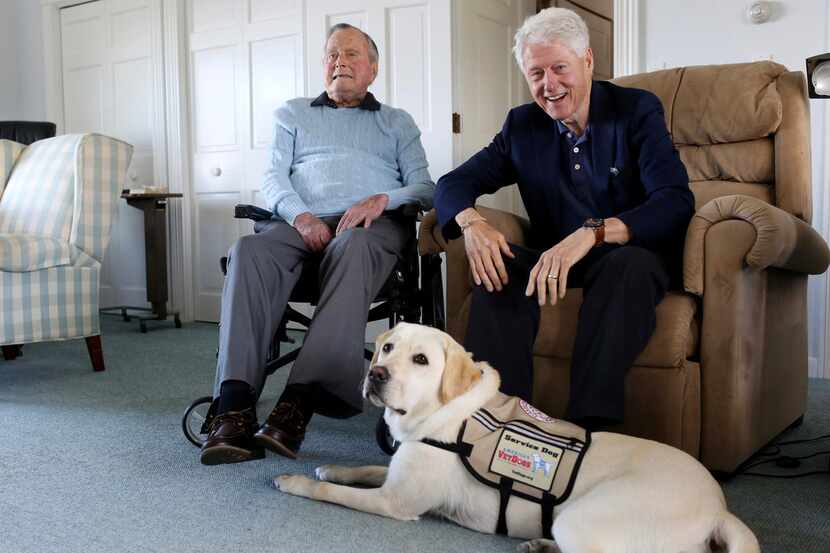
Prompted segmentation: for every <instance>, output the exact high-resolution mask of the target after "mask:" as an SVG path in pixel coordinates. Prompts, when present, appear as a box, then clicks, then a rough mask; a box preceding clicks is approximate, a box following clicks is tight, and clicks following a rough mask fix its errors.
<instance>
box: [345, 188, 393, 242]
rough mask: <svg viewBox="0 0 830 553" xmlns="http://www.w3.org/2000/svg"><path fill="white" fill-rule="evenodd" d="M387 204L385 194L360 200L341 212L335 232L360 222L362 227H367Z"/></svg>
mask: <svg viewBox="0 0 830 553" xmlns="http://www.w3.org/2000/svg"><path fill="white" fill-rule="evenodd" d="M387 205H389V196H388V195H386V194H375V195H373V196H369V197H368V198H365V199H363V200H360V201H359V202H357V203H356V204H354V205H353V206H352V207H350V208H349V210H348V211H346V213H344V214H343V217H341V218H340V222H339V223H338V224H337V230H336V231H335V233H336V234H340V233H341V232H343V231H344V230H349V229H350V228H355V227H356V226H359V225H360V223H363V228H369V225H371V224H372V221H374V220H375V219H377V218H378V217H380V215H381V213H383V211H384V210H385V209H386V206H387Z"/></svg>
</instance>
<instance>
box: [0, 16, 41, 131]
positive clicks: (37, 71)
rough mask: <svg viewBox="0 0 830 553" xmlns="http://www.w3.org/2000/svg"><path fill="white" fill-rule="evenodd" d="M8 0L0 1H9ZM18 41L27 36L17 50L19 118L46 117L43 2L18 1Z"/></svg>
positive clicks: (37, 119)
mask: <svg viewBox="0 0 830 553" xmlns="http://www.w3.org/2000/svg"><path fill="white" fill-rule="evenodd" d="M8 1H9V0H0V2H8ZM15 1H16V2H17V18H16V21H15V25H16V32H17V36H18V40H19V39H20V37H26V39H25V40H26V42H25V44H22V45H21V46H20V47H19V48H18V49H17V56H16V57H17V70H18V81H17V84H18V86H17V94H18V109H19V110H20V115H19V117H20V118H21V119H26V120H29V121H45V120H46V80H45V76H44V73H43V72H44V61H43V36H42V32H41V28H42V23H41V8H40V2H36V1H35V0H15Z"/></svg>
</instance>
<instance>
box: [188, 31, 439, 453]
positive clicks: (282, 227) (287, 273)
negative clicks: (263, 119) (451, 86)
mask: <svg viewBox="0 0 830 553" xmlns="http://www.w3.org/2000/svg"><path fill="white" fill-rule="evenodd" d="M323 69H324V72H325V73H324V76H325V83H326V90H325V92H323V93H322V94H321V95H320V96H318V97H317V98H315V99H310V98H296V99H294V100H290V101H288V102H286V104H285V105H283V106H282V107H280V108H279V109H277V111H276V112H275V116H274V142H273V148H272V155H271V162H270V167H269V168H268V170H267V172H266V174H265V183H264V185H263V187H262V192H263V194H264V195H265V198H266V200H267V202H268V205H269V207H270V208H271V209H272V210H273V211H274V213H275V214H276V216H277V218H275V219H274V220H272V221H271V222H270V226H269V227H268V228H267V230H265V231H263V232H259V233H257V234H253V235H249V236H244V237H243V238H241V239H240V240H239V241H237V242H236V244H234V246H233V247H232V248H231V251H230V254H229V262H228V274H227V279H226V281H225V289H224V291H223V293H222V325H221V328H220V333H219V358H218V362H217V369H216V373H217V374H216V386H215V390H214V398H215V400H216V401H217V416H216V417H215V418H214V419H213V423H212V425H211V428H210V432H209V435H208V438H207V441H206V442H205V444H204V446H203V447H202V451H201V461H202V463H204V464H207V465H215V464H222V463H233V462H240V461H248V460H251V459H259V458H262V457H263V456H264V449H269V450H271V451H274V452H276V453H278V454H280V455H284V456H287V457H290V458H295V457H296V455H297V452H298V451H299V448H300V444H301V443H302V441H303V438H304V436H305V428H306V426H307V424H308V422H309V420H310V419H311V416H312V414H313V413H315V412H317V413H321V414H324V415H327V416H332V417H348V416H352V415H355V414H357V413H359V412H360V411H361V409H362V399H361V397H360V393H359V389H360V387H359V382H360V380H361V378H362V376H363V344H364V332H365V327H366V321H367V317H368V310H369V306H370V303H371V301H372V299H373V298H374V296H375V295H376V294H377V292H378V291H379V290H380V288H381V286H382V285H383V283H384V282H385V281H386V279H387V277H388V276H389V273H390V272H391V270H392V268H393V267H394V265H395V263H396V261H397V259H398V258H399V256H400V255H401V254H402V251H403V247H404V244H405V242H406V240H407V238H408V234H409V233H410V232H411V230H410V229H409V228H407V225H406V224H405V223H403V222H402V221H400V220H398V219H396V218H395V217H393V216H389V215H388V214H387V213H386V212H387V211H389V210H392V209H395V208H397V207H399V206H401V205H402V204H404V203H419V204H420V205H421V206H422V207H424V208H428V207H429V206H430V204H431V202H432V195H433V190H434V187H435V185H434V184H433V182H432V180H431V179H430V175H429V172H428V169H427V161H426V156H425V154H424V149H423V147H422V145H421V141H420V132H419V130H418V127H417V126H416V125H415V122H414V121H413V119H412V117H411V116H410V115H409V114H408V113H406V112H405V111H403V110H400V109H395V108H392V107H389V106H387V105H384V104H381V103H379V102H378V101H377V100H376V99H375V98H374V97H373V96H372V94H371V93H369V92H368V88H369V85H370V84H371V83H372V81H374V79H375V77H376V76H377V72H378V51H377V46H376V45H375V43H374V41H373V40H372V39H371V38H370V37H369V36H368V35H367V34H365V33H364V32H362V31H361V30H359V29H357V28H355V27H352V26H351V25H347V24H339V25H335V26H334V27H332V28H331V30H330V31H329V35H328V40H327V42H326V50H325V55H324V59H323ZM315 254H317V255H321V256H322V261H321V264H320V275H319V278H320V289H321V294H320V301H319V303H318V306H317V309H316V311H315V314H314V318H313V321H312V323H311V326H310V328H309V330H308V334H307V335H306V338H305V341H304V344H303V348H302V351H301V352H300V355H299V357H298V358H297V360H296V362H295V363H294V366H293V368H292V370H291V375H290V377H289V380H288V384H287V386H286V388H285V390H284V391H283V393H282V395H281V396H280V398H279V400H278V401H277V404H276V406H275V407H274V409H273V410H272V411H271V413H270V415H269V416H268V418H267V419H266V421H265V423H264V424H263V425H262V426H258V424H257V419H256V412H255V403H256V399H257V397H258V395H259V393H260V391H261V389H262V385H263V382H264V379H265V375H264V365H265V356H266V352H267V351H268V349H269V344H270V342H271V339H272V337H273V336H274V333H275V332H276V329H277V325H278V324H279V321H280V319H281V318H282V315H283V312H284V310H285V306H286V304H287V302H288V297H289V295H290V294H291V290H292V289H293V288H294V285H295V284H296V283H297V280H298V278H299V276H300V273H301V269H302V265H303V262H304V261H305V260H306V259H308V258H309V257H310V256H312V255H315Z"/></svg>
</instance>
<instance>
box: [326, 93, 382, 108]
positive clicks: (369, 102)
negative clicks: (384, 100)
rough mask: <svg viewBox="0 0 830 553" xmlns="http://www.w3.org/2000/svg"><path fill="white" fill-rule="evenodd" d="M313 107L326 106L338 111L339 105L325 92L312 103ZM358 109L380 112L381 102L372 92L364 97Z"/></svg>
mask: <svg viewBox="0 0 830 553" xmlns="http://www.w3.org/2000/svg"><path fill="white" fill-rule="evenodd" d="M311 105H312V106H313V107H318V106H326V107H330V108H334V109H337V104H335V103H334V100H332V99H331V98H329V95H328V94H327V93H326V92H323V93H322V94H320V95H319V96H317V97H316V98H315V99H314V100H313V101H312V102H311ZM357 107H358V109H365V110H367V111H378V110H379V109H380V102H378V101H377V100H376V99H375V97H374V96H372V93H371V92H367V93H366V96H364V97H363V101H361V102H360V104H359V105H358V106H357Z"/></svg>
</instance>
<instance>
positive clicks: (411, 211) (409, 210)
mask: <svg viewBox="0 0 830 553" xmlns="http://www.w3.org/2000/svg"><path fill="white" fill-rule="evenodd" d="M395 211H397V212H398V213H400V214H401V215H403V216H404V217H406V218H412V219H415V218H416V217H418V215H420V214H421V206H420V205H418V204H403V205H401V206H400V207H398V208H397V209H395Z"/></svg>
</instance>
